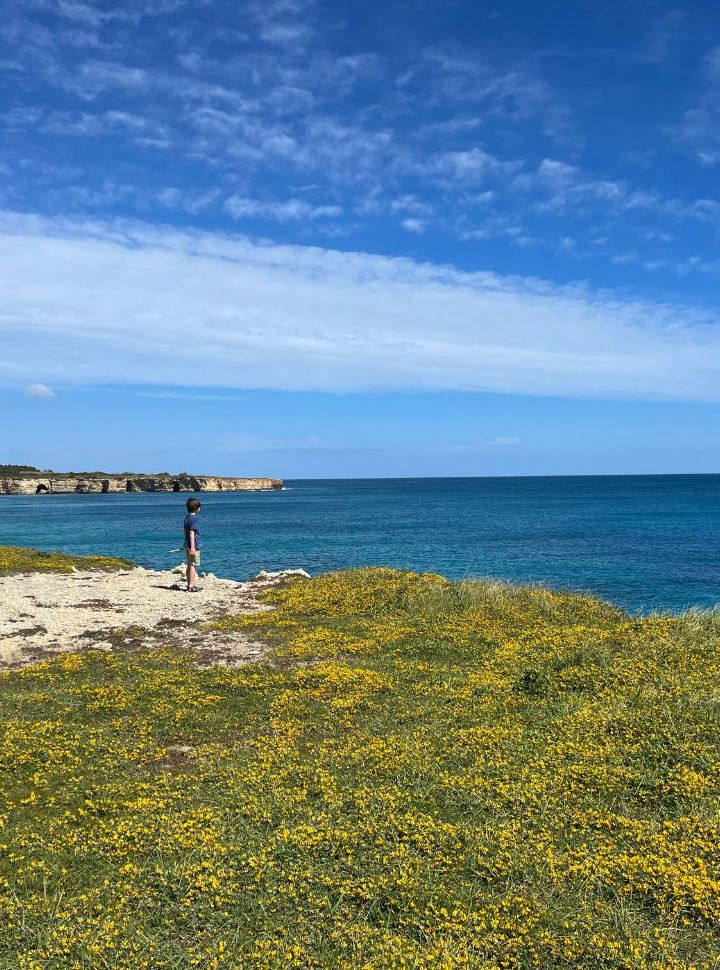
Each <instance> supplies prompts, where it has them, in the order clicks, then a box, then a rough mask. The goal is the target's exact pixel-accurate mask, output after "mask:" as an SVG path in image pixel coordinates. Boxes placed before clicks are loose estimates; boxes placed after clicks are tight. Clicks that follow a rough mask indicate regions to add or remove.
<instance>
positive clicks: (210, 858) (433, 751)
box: [0, 569, 720, 970]
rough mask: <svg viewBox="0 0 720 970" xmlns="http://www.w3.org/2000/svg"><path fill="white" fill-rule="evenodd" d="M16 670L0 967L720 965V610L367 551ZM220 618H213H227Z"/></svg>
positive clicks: (5, 702) (1, 868) (6, 761)
mask: <svg viewBox="0 0 720 970" xmlns="http://www.w3.org/2000/svg"><path fill="white" fill-rule="evenodd" d="M266 595H267V597H268V598H269V599H270V600H272V601H273V602H274V604H275V606H276V609H275V610H274V611H273V612H267V613H259V614H258V613H256V614H253V615H252V616H246V617H237V618H228V619H225V620H220V621H218V623H217V624H215V626H216V627H219V628H220V629H228V628H238V627H239V628H243V629H248V630H252V631H253V632H255V633H256V634H257V635H259V636H262V637H264V638H265V639H266V640H267V641H268V642H269V643H271V644H272V647H273V655H272V662H270V663H266V664H257V665H248V666H246V667H242V668H236V669H227V668H213V669H199V668H197V667H196V666H194V664H193V658H192V657H191V656H189V655H185V654H182V653H177V652H169V651H153V652H148V653H145V654H142V653H131V654H124V653H113V654H106V653H101V652H100V651H88V652H86V653H83V654H73V655H68V656H65V657H63V658H61V659H58V660H56V661H53V662H50V663H44V664H40V665H38V666H36V667H27V668H24V669H23V670H20V671H15V672H11V673H8V674H5V675H3V678H2V691H1V692H0V706H1V707H2V722H1V723H2V730H3V732H4V740H3V744H2V747H1V748H0V752H1V758H0V761H1V762H2V763H1V764H0V779H1V780H0V806H1V815H0V842H2V843H3V845H2V858H1V861H0V967H3V968H10V967H12V968H24V970H36V968H41V967H42V968H75V967H78V968H93V970H94V968H111V967H112V968H128V970H130V968H133V970H134V968H141V967H150V968H174V970H185V968H190V967H201V968H209V970H212V968H228V970H229V968H242V970H245V968H258V970H260V968H286V967H327V968H333V970H334V968H339V970H354V968H359V970H371V968H372V970H375V968H377V970H386V968H389V970H394V968H398V970H399V968H403V967H407V968H411V967H412V968H430V967H432V968H478V970H479V968H483V970H500V968H511V970H512V968H516V970H521V968H538V970H539V968H543V970H546V968H557V970H560V968H563V970H564V968H577V970H580V968H583V970H584V968H589V970H593V968H597V970H601V968H602V970H614V968H617V970H645V968H651V970H690V968H701V967H702V968H711V967H717V966H719V965H720V932H719V930H718V926H719V920H720V882H719V881H718V875H717V874H718V871H719V869H720V843H719V841H718V814H719V809H720V788H719V779H720V771H719V769H720V751H719V749H718V738H719V737H720V731H719V728H720V690H719V689H718V688H719V685H720V684H719V681H720V677H719V675H720V655H719V653H718V633H719V632H720V616H719V615H718V614H717V613H711V614H700V613H691V614H686V615H685V616H683V617H679V618H672V617H661V616H657V617H647V618H633V617H630V616H628V615H627V614H625V613H623V612H622V611H620V610H617V609H614V608H612V607H610V606H608V605H607V604H605V603H601V602H599V601H596V600H593V599H589V598H584V597H579V596H572V595H562V594H558V593H554V592H550V591H547V590H544V589H534V588H517V587H512V586H507V585H503V584H498V583H489V582H464V583H449V582H447V581H446V580H444V579H442V578H441V577H437V576H432V575H426V576H419V575H414V574H410V573H399V572H394V571H390V570H380V569H372V570H360V571H353V572H347V573H335V574H329V575H327V576H324V577H320V578H318V579H316V580H313V581H309V582H295V583H292V584H289V585H287V586H285V587H283V588H282V589H279V590H275V591H271V592H270V593H268V594H266ZM208 635H212V632H211V631H209V633H208Z"/></svg>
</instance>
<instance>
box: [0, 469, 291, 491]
mask: <svg viewBox="0 0 720 970" xmlns="http://www.w3.org/2000/svg"><path fill="white" fill-rule="evenodd" d="M282 486H283V483H282V480H281V479H279V478H217V477H212V478H210V477H208V476H195V475H187V474H181V475H170V474H164V473H163V474H161V475H127V474H122V475H107V474H102V473H94V474H80V473H78V474H72V475H64V474H62V473H61V472H41V471H38V472H37V473H35V472H34V470H33V472H32V473H29V472H25V471H24V472H22V473H21V474H15V475H5V474H4V473H3V472H2V471H0V494H5V495H44V494H48V495H49V494H53V495H54V494H67V493H69V492H101V493H102V492H252V491H259V490H267V489H277V488H282Z"/></svg>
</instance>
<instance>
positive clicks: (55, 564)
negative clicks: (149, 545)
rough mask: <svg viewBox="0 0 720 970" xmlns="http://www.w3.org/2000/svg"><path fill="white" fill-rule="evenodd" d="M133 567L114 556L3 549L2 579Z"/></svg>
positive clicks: (0, 564) (15, 548) (7, 547)
mask: <svg viewBox="0 0 720 970" xmlns="http://www.w3.org/2000/svg"><path fill="white" fill-rule="evenodd" d="M133 565H134V563H132V562H130V561H129V560H127V559H116V558H114V557H112V556H69V555H67V554H66V553H64V552H43V551H42V550H40V549H26V548H25V547H23V546H0V576H11V575H14V574H17V573H71V572H72V571H73V570H74V569H78V570H88V571H91V570H102V571H103V572H107V571H113V570H116V569H130V568H132V566H133Z"/></svg>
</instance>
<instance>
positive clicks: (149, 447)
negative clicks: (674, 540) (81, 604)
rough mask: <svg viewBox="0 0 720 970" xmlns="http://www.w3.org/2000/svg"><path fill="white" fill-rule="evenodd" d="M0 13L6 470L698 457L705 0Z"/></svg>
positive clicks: (714, 183)
mask: <svg viewBox="0 0 720 970" xmlns="http://www.w3.org/2000/svg"><path fill="white" fill-rule="evenodd" d="M569 11H570V8H569V6H568V4H567V3H565V2H563V3H559V2H556V3H552V2H550V3H545V4H543V5H538V4H532V3H529V2H519V0H515V2H513V0H511V2H505V3H502V4H496V5H494V6H493V5H480V4H477V3H471V2H467V0H449V2H448V0H445V2H443V3H432V2H423V0H414V2H393V0H390V2H385V3H374V2H367V0H366V2H363V3H359V2H357V3H355V2H344V3H342V4H340V3H337V2H334V3H330V2H322V0H316V2H313V0H268V2H263V3H242V2H240V3H222V2H218V0H207V2H198V0H194V2H192V3H189V2H188V3H186V2H183V0H154V2H149V0H130V2H125V3H123V4H122V5H120V4H118V5H115V6H113V5H110V4H107V3H99V2H98V3H85V2H79V0H25V2H24V3H22V4H20V3H10V4H6V5H5V8H4V12H3V16H4V30H3V36H2V39H1V40H0V71H1V72H2V80H3V83H2V85H0V124H1V125H2V139H1V140H0V177H1V182H0V287H1V292H2V307H0V331H2V337H3V347H4V353H3V355H2V357H0V402H1V403H2V404H3V406H4V413H5V414H6V415H9V422H7V423H6V427H5V432H6V434H5V448H4V449H3V456H4V458H5V460H7V461H13V460H18V461H28V462H31V463H37V464H41V465H53V466H56V467H70V466H74V467H78V466H80V465H85V466H92V467H100V466H102V467H106V468H110V469H112V468H120V467H121V466H122V467H133V468H137V469H138V470H152V469H157V468H169V469H172V468H179V467H180V466H183V467H188V468H192V469H193V470H194V469H197V470H198V471H204V472H212V471H216V472H219V473H229V474H232V473H235V474H243V473H246V472H247V473H248V474H253V473H257V474H264V473H268V474H277V475H282V476H285V477H293V476H296V477H299V476H304V475H308V476H311V475H322V476H333V475H337V476H344V475H383V474H392V475H402V474H408V475H411V474H443V473H449V474H535V473H542V474H547V473H552V472H557V473H563V474H565V473H572V472H579V473H589V472H593V473H599V472H608V473H613V472H642V471H648V472H653V471H658V472H662V471H684V470H687V471H713V470H718V464H717V461H716V453H717V451H718V445H719V444H720V432H718V430H717V428H718V427H719V426H720V422H719V421H718V418H720V408H719V407H718V402H719V401H720V258H719V256H718V239H719V230H720V198H719V195H718V187H719V186H720V180H719V178H718V174H719V173H720V22H718V19H717V10H716V7H715V5H714V4H711V3H710V2H707V3H700V2H698V3H690V4H685V5H683V7H682V8H681V7H679V6H673V5H669V4H664V3H655V2H646V0H637V2H627V0H626V2H623V3H622V4H621V3H613V2H611V3H602V4H601V3H596V2H585V3H578V4H575V5H573V6H572V13H571V14H570V12H569Z"/></svg>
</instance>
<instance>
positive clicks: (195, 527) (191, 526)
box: [183, 512, 200, 549]
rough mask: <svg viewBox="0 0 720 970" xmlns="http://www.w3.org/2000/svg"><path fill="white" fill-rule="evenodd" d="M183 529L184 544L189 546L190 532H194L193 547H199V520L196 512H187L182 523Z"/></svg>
mask: <svg viewBox="0 0 720 970" xmlns="http://www.w3.org/2000/svg"><path fill="white" fill-rule="evenodd" d="M183 528H184V530H185V545H186V546H187V547H188V548H190V533H191V532H194V533H195V548H196V549H199V548H200V522H199V519H198V516H197V513H196V512H188V514H187V515H186V516H185V522H184V523H183Z"/></svg>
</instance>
